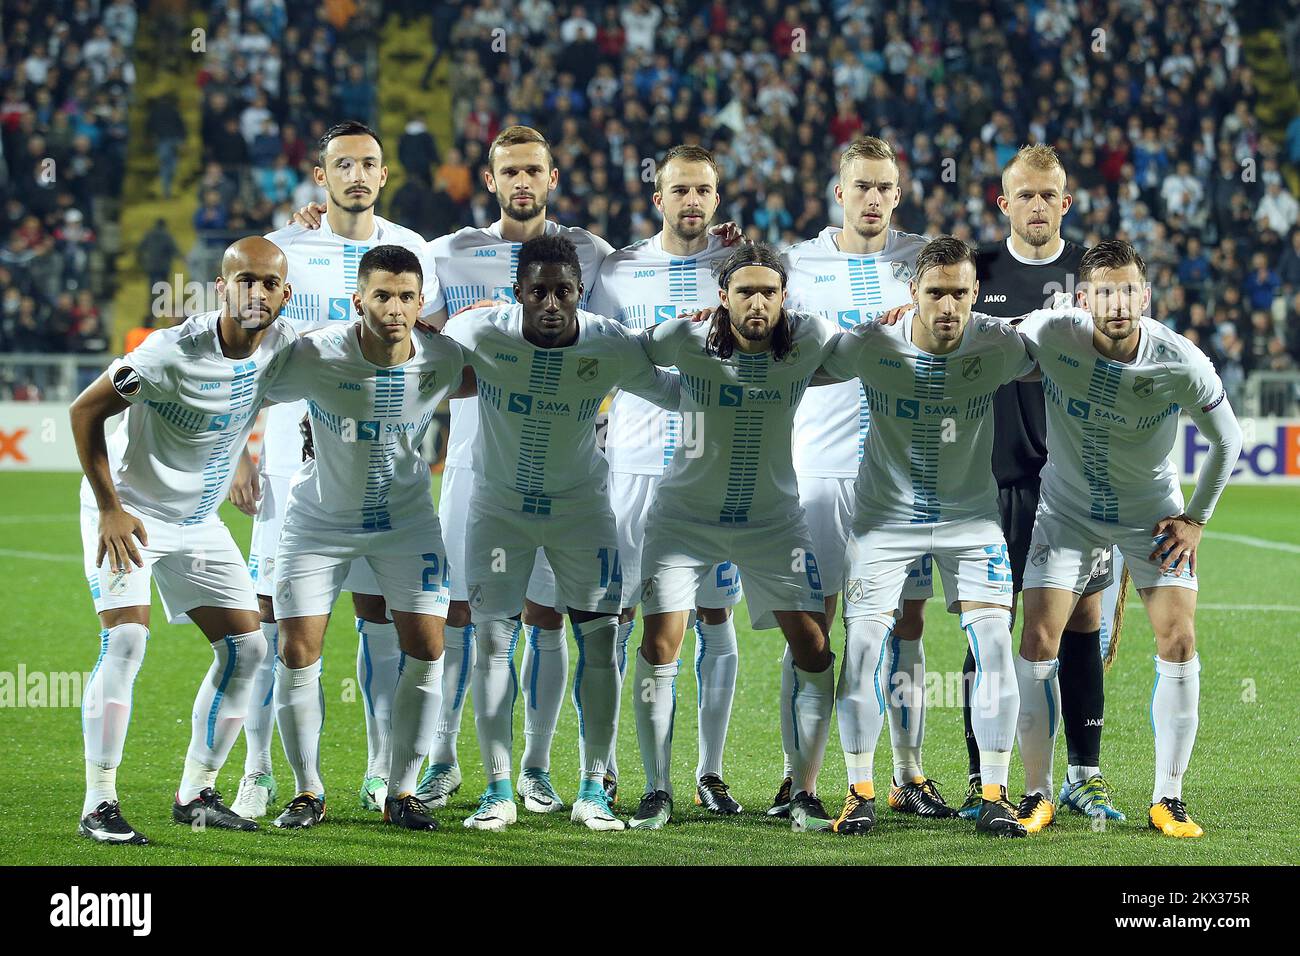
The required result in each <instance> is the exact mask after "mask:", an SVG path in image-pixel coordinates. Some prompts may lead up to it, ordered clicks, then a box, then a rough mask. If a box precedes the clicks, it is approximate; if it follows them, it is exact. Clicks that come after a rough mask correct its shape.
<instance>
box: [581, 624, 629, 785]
mask: <svg viewBox="0 0 1300 956" xmlns="http://www.w3.org/2000/svg"><path fill="white" fill-rule="evenodd" d="M618 632H619V624H618V618H617V617H600V618H597V619H596V620H594V621H587V622H586V623H585V624H578V623H577V622H576V621H575V622H574V624H573V640H574V642H575V643H576V644H577V646H578V667H577V669H576V670H575V671H574V673H573V706H574V708H575V709H576V710H577V711H578V760H579V763H580V764H581V765H582V775H583V777H584V778H586V779H588V780H594V781H600V780H603V779H604V777H605V763H606V761H607V760H608V758H609V752H610V748H611V747H613V745H614V734H615V733H616V732H617V730H618V696H619V691H620V690H621V689H622V686H623V685H622V680H621V678H620V677H619V673H618V646H617V645H618Z"/></svg>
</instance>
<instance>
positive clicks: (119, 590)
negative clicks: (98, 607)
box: [108, 571, 131, 597]
mask: <svg viewBox="0 0 1300 956" xmlns="http://www.w3.org/2000/svg"><path fill="white" fill-rule="evenodd" d="M130 573H131V572H130V571H114V572H113V576H112V577H110V578H109V579H108V593H109V594H111V595H112V596H113V597H121V596H122V595H123V594H125V593H126V586H127V584H129V583H130V581H129V578H128V576H129V575H130Z"/></svg>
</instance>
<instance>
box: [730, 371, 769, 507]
mask: <svg viewBox="0 0 1300 956" xmlns="http://www.w3.org/2000/svg"><path fill="white" fill-rule="evenodd" d="M736 357H737V360H738V362H737V365H738V367H737V369H736V374H737V378H738V379H739V380H740V381H741V382H744V383H745V384H749V385H762V384H764V383H765V382H766V381H767V372H768V368H769V361H768V358H769V356H768V353H766V352H764V353H762V354H760V355H745V354H744V353H737V356H736ZM765 419H766V415H765V414H764V413H763V410H762V409H761V408H741V409H740V410H739V411H737V412H736V418H735V423H734V425H733V426H732V442H731V464H730V467H729V468H728V470H727V490H726V494H725V495H724V496H723V499H722V510H721V512H719V515H718V520H719V521H721V522H722V523H723V524H743V523H744V522H746V521H748V520H749V509H750V506H751V505H753V503H754V492H755V490H757V487H758V462H759V459H760V458H761V457H762V453H763V431H764V429H763V425H764V422H765Z"/></svg>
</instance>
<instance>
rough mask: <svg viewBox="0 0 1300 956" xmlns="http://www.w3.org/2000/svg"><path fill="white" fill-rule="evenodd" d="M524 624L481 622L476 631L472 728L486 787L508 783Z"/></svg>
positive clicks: (511, 620)
mask: <svg viewBox="0 0 1300 956" xmlns="http://www.w3.org/2000/svg"><path fill="white" fill-rule="evenodd" d="M522 627H523V624H522V623H520V621H518V620H517V619H514V618H500V619H498V620H495V621H484V622H483V623H481V624H478V625H476V627H475V629H474V630H475V637H474V642H475V644H476V645H477V647H476V648H475V658H474V675H473V682H474V728H475V729H476V730H477V731H478V747H479V753H480V754H481V755H482V757H483V772H484V774H486V776H487V779H488V783H494V782H496V781H498V780H507V781H508V780H509V779H510V751H511V749H512V747H513V746H514V714H515V695H516V694H517V693H518V689H519V678H518V675H516V673H515V644H516V642H517V641H518V640H519V632H520V630H521V629H522Z"/></svg>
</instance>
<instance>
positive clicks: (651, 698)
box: [632, 649, 679, 794]
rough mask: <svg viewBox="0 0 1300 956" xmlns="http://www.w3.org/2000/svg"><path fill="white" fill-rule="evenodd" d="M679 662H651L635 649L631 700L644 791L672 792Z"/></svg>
mask: <svg viewBox="0 0 1300 956" xmlns="http://www.w3.org/2000/svg"><path fill="white" fill-rule="evenodd" d="M678 663H679V662H677V661H670V662H669V663H667V664H651V663H650V662H649V661H648V660H646V659H645V657H643V656H642V654H641V651H640V650H639V649H638V650H637V654H636V675H635V680H636V686H634V687H633V688H632V704H633V710H634V711H635V712H636V736H637V743H638V744H639V745H640V747H641V763H642V764H643V765H644V766H645V785H646V791H647V792H649V791H653V790H663V791H666V792H667V793H669V794H671V793H672V792H673V783H672V773H671V768H672V757H673V717H674V716H675V715H676V711H677V689H676V686H677V668H678Z"/></svg>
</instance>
